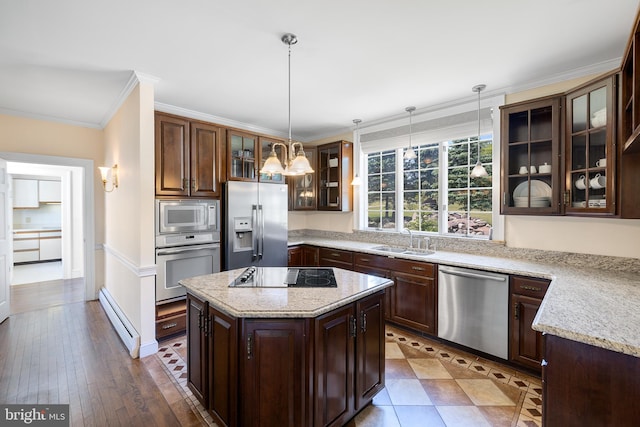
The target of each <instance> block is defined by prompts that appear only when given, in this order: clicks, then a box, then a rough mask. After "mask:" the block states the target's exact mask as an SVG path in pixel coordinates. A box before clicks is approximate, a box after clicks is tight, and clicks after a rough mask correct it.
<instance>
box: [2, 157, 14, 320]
mask: <svg viewBox="0 0 640 427" xmlns="http://www.w3.org/2000/svg"><path fill="white" fill-rule="evenodd" d="M9 218H10V217H9V175H8V174H7V162H6V161H5V160H4V159H0V322H3V321H4V320H5V319H6V318H7V317H9V313H10V311H11V310H10V308H9V304H10V302H11V300H10V295H11V293H10V291H9V285H10V280H9V272H10V271H9V268H10V267H11V261H12V260H11V251H10V250H11V237H10V232H11V230H10V227H9Z"/></svg>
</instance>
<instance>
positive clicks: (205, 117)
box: [155, 102, 297, 141]
mask: <svg viewBox="0 0 640 427" xmlns="http://www.w3.org/2000/svg"><path fill="white" fill-rule="evenodd" d="M155 109H156V111H160V112H162V113H168V114H175V115H177V116H182V117H188V118H190V119H195V120H202V121H204V122H211V123H216V124H219V125H223V126H229V127H233V128H238V129H242V130H246V131H249V132H256V133H262V134H266V135H272V136H277V137H280V138H285V139H287V138H288V137H289V136H288V134H286V133H284V132H280V131H277V130H273V129H269V128H263V127H261V126H256V125H252V124H250V123H244V122H240V121H237V120H232V119H227V118H225V117H220V116H215V115H213V114H207V113H201V112H199V111H194V110H189V109H188V108H182V107H176V106H175V105H169V104H164V103H162V102H156V103H155ZM296 141H297V139H296Z"/></svg>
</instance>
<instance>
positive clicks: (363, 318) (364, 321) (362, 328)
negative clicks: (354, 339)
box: [360, 311, 367, 333]
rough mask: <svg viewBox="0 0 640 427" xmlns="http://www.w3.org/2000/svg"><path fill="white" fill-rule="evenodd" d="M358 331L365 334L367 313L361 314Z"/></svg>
mask: <svg viewBox="0 0 640 427" xmlns="http://www.w3.org/2000/svg"><path fill="white" fill-rule="evenodd" d="M360 330H361V331H362V333H365V332H367V313H365V312H364V311H363V312H362V325H360Z"/></svg>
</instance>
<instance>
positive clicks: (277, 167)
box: [260, 151, 284, 175]
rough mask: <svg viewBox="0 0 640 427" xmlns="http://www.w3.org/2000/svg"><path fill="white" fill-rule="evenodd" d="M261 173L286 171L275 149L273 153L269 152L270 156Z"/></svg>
mask: <svg viewBox="0 0 640 427" xmlns="http://www.w3.org/2000/svg"><path fill="white" fill-rule="evenodd" d="M260 173H266V174H269V175H272V174H279V173H282V174H283V173H284V169H283V168H282V163H280V159H278V156H277V155H276V152H275V151H271V154H269V157H267V160H266V161H265V162H264V165H263V166H262V169H260Z"/></svg>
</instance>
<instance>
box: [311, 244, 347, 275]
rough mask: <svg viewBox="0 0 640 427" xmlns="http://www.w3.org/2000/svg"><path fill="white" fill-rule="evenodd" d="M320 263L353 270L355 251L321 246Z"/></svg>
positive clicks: (320, 264)
mask: <svg viewBox="0 0 640 427" xmlns="http://www.w3.org/2000/svg"><path fill="white" fill-rule="evenodd" d="M318 265H319V266H320V267H338V268H344V269H345V270H353V252H350V251H344V250H341V249H331V248H319V251H318Z"/></svg>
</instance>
